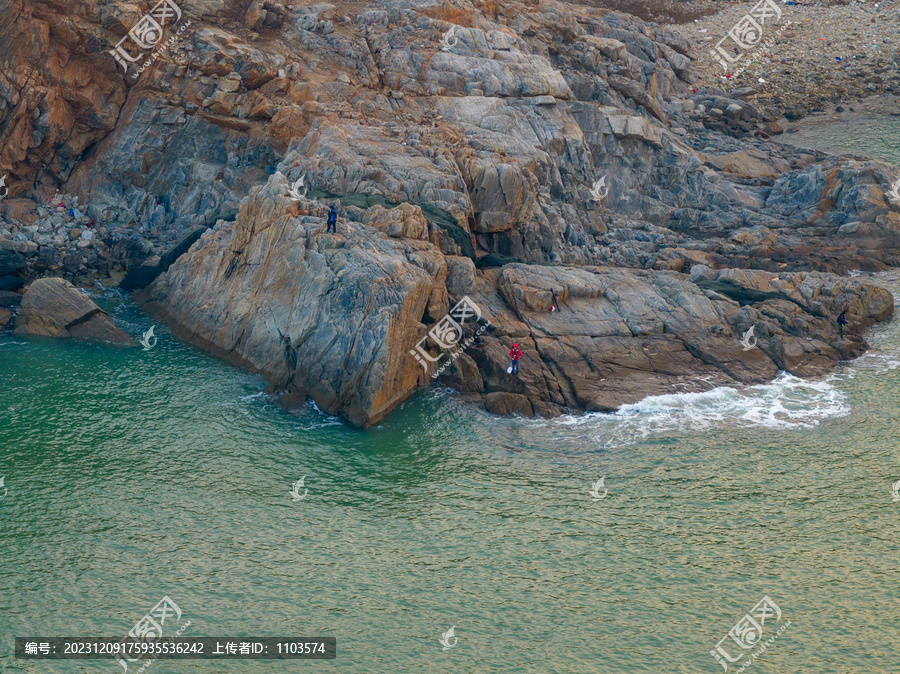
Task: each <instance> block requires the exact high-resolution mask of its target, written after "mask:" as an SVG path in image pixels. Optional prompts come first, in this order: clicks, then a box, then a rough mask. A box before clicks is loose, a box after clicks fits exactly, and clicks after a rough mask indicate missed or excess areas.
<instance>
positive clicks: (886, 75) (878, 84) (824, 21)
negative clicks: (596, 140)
mask: <svg viewBox="0 0 900 674" xmlns="http://www.w3.org/2000/svg"><path fill="white" fill-rule="evenodd" d="M757 4H758V3H757V2H742V3H734V4H729V5H727V6H725V8H723V9H722V10H721V11H719V12H718V13H716V14H713V15H709V16H705V17H701V18H699V19H697V20H696V21H692V22H690V23H686V24H680V25H677V26H675V29H676V30H678V31H679V32H680V33H681V34H682V35H684V36H685V38H687V39H688V40H689V41H690V42H691V44H692V46H693V47H694V49H695V53H694V54H693V56H694V59H695V61H694V67H695V69H696V72H697V74H698V83H697V86H701V87H702V86H711V87H716V88H720V89H724V90H729V89H734V88H739V87H747V86H750V87H753V88H754V89H756V90H757V92H758V93H757V94H756V95H755V96H754V97H753V98H752V99H751V102H752V103H753V105H754V106H756V107H757V109H758V110H759V111H760V112H761V113H762V114H763V115H764V116H766V117H768V118H770V119H773V120H774V119H777V118H779V117H781V116H782V115H784V116H786V117H787V119H789V120H791V119H797V118H800V117H803V116H805V115H807V114H809V113H810V112H813V111H824V110H826V109H827V108H828V107H829V106H830V105H831V104H834V103H838V102H842V101H853V100H856V99H862V98H865V97H868V96H871V95H876V94H880V95H885V94H888V95H890V94H893V95H898V94H900V51H898V49H900V3H898V2H896V0H883V1H882V2H877V3H876V2H857V3H852V4H843V5H838V4H833V5H824V4H815V5H814V4H809V5H805V4H796V3H792V4H786V3H781V2H780V3H778V5H779V8H780V9H781V11H782V16H781V17H780V19H779V20H778V21H777V22H773V21H772V20H771V19H770V22H769V23H767V24H766V25H765V26H764V29H763V32H762V39H761V40H760V43H759V45H761V46H758V47H757V48H750V49H748V50H746V51H745V52H743V56H742V58H741V59H740V60H739V61H737V62H735V63H734V64H733V69H732V72H731V73H729V74H730V76H729V77H726V72H725V69H724V68H723V66H722V65H721V63H720V62H719V60H718V59H717V58H715V57H714V55H713V54H712V53H711V52H712V51H713V50H714V48H715V46H716V45H717V44H718V43H719V41H720V40H721V39H722V38H724V37H725V36H726V35H727V34H728V31H730V30H731V29H732V28H733V27H734V26H735V24H737V23H738V22H739V21H740V20H741V19H742V18H743V17H744V16H745V15H747V14H748V13H750V11H751V10H752V9H753V8H754V7H755V6H756V5H757ZM788 22H790V23H788ZM727 42H728V41H726V43H727ZM763 43H765V44H763Z"/></svg>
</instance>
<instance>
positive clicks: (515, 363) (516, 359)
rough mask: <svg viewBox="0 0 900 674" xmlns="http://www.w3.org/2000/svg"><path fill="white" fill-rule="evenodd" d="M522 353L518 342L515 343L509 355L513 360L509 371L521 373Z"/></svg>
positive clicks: (515, 373)
mask: <svg viewBox="0 0 900 674" xmlns="http://www.w3.org/2000/svg"><path fill="white" fill-rule="evenodd" d="M521 355H522V351H521V350H520V349H519V345H518V344H513V345H512V348H511V349H510V350H509V357H510V360H511V361H512V362H511V363H510V364H509V369H508V370H507V372H508V373H510V374H514V375H518V374H519V356H521Z"/></svg>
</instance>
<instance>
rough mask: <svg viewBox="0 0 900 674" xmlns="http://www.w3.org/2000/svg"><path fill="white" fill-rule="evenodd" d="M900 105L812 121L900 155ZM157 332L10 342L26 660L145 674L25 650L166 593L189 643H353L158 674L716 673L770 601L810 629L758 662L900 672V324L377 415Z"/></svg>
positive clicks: (6, 541)
mask: <svg viewBox="0 0 900 674" xmlns="http://www.w3.org/2000/svg"><path fill="white" fill-rule="evenodd" d="M896 119H897V121H896V126H891V125H892V124H894V123H895V122H894V120H888V123H887V124H885V123H884V120H883V118H882V122H881V126H880V127H878V126H877V125H876V126H875V127H874V130H875V131H877V132H878V133H875V132H874V131H873V128H870V127H867V126H866V124H863V123H857V124H848V123H846V122H839V123H834V122H832V123H831V126H827V127H825V126H821V125H820V126H819V127H815V125H813V130H812V131H807V130H802V131H801V132H799V133H797V134H792V135H791V137H790V140H791V141H792V142H799V143H800V144H804V143H805V144H807V145H808V146H810V147H831V148H834V147H853V148H854V149H855V151H857V152H862V153H868V154H871V155H872V156H877V157H881V158H883V159H886V160H888V161H892V162H894V163H897V164H900V144H898V143H897V142H896V140H897V139H900V118H896ZM804 128H805V127H804ZM785 138H786V139H787V137H785ZM886 139H887V140H886ZM890 139H894V140H890ZM888 141H889V142H888ZM869 278H871V279H872V280H875V281H877V282H878V283H881V284H883V285H885V286H886V287H888V288H890V289H891V290H892V291H893V292H894V293H895V294H897V292H898V291H900V275H898V274H896V273H887V274H879V275H876V276H872V277H869ZM95 299H97V301H98V302H99V303H101V304H102V305H103V306H104V308H106V309H107V310H109V311H110V313H112V314H113V316H114V318H115V319H116V321H117V322H118V323H119V324H120V325H121V326H123V328H124V329H126V330H127V331H128V332H130V333H131V334H133V335H139V334H140V333H141V332H143V331H144V330H146V329H147V328H149V327H150V325H151V321H150V320H149V319H148V318H147V317H146V316H145V315H143V314H142V313H141V312H140V311H139V310H137V309H136V308H134V307H133V306H132V305H131V304H129V303H128V302H127V301H126V300H125V299H124V298H123V297H121V296H119V295H116V294H114V293H109V292H106V293H104V292H100V291H98V293H97V297H96V298H95ZM156 332H157V334H158V335H159V343H158V344H157V346H156V347H155V348H154V349H153V350H151V351H142V350H140V349H119V348H113V347H109V346H105V345H98V344H84V343H77V342H66V341H50V340H39V339H25V338H17V337H14V336H12V335H11V334H10V333H8V332H6V333H0V477H3V478H4V482H5V488H6V496H5V497H3V498H2V500H0V671H3V672H35V673H38V672H39V673H45V672H66V673H68V672H116V671H121V668H120V667H119V666H118V665H116V664H115V663H113V662H111V661H100V660H83V661H71V662H61V661H50V660H44V661H37V662H25V661H16V660H15V659H14V658H13V656H12V643H13V638H14V637H15V636H38V635H41V636H107V637H121V636H124V635H125V634H126V633H127V632H128V631H129V629H131V628H132V627H133V626H134V624H135V623H136V622H137V621H138V620H139V619H140V618H141V617H142V616H143V615H144V614H145V613H147V612H148V611H149V610H150V609H151V608H152V607H153V606H154V605H155V604H156V603H157V602H158V601H159V600H160V599H161V598H162V597H163V596H164V595H167V596H169V597H171V598H172V600H174V601H175V602H176V603H177V604H178V605H179V607H180V608H181V609H182V611H183V616H182V622H184V621H186V620H190V621H191V625H190V626H189V627H188V628H187V629H186V630H185V632H184V636H231V637H239V636H301V635H305V636H335V637H336V638H337V643H338V656H337V659H336V660H333V661H316V662H305V663H300V662H294V663H289V662H288V663H285V662H272V661H249V660H248V661H239V662H234V663H224V662H214V663H210V662H202V661H165V660H157V661H156V662H155V663H154V664H152V665H151V666H150V668H148V671H153V672H167V673H169V672H171V673H177V674H181V673H183V672H221V671H231V672H250V673H256V672H294V671H301V669H302V671H313V670H323V671H340V672H410V673H418V672H579V673H581V672H691V673H694V672H718V671H722V670H721V666H720V665H719V664H717V663H716V661H715V660H714V659H713V657H712V656H711V655H710V650H711V649H713V648H714V647H715V645H716V644H717V643H718V642H719V640H720V639H722V638H723V637H725V636H726V634H727V633H728V631H729V629H731V628H732V627H733V626H735V625H736V623H738V621H739V620H740V619H741V618H742V617H743V616H744V615H745V614H746V613H747V612H748V611H750V609H751V607H753V606H754V605H755V604H756V603H757V602H758V601H759V600H760V599H761V598H762V597H763V596H765V595H768V596H769V597H770V598H771V599H772V600H773V601H774V602H775V603H776V604H777V605H778V606H779V608H780V609H781V611H782V620H781V621H780V623H779V624H782V625H783V624H785V623H786V622H787V621H788V620H789V621H790V626H789V627H787V628H786V629H785V630H784V632H783V633H782V634H781V635H780V636H779V637H778V639H777V641H776V642H775V643H773V644H772V645H771V646H769V648H768V650H766V652H764V653H763V654H762V655H761V656H760V657H759V659H758V660H755V661H753V664H752V671H759V672H773V673H774V672H799V671H822V672H898V671H900V627H898V621H897V605H898V599H900V590H898V587H900V572H898V558H900V556H898V545H897V540H898V533H900V527H898V521H900V502H893V501H892V493H891V486H892V484H893V483H895V482H897V481H898V480H900V449H898V444H900V443H898V440H897V428H898V427H900V370H898V365H900V326H898V322H897V321H890V322H888V323H885V324H883V325H879V326H876V327H874V328H873V329H872V330H871V331H870V332H869V341H870V343H871V344H872V345H873V349H872V350H871V352H870V353H869V354H867V355H866V356H864V357H862V358H860V359H858V360H856V361H854V362H852V363H848V364H846V365H844V366H842V367H841V368H840V369H839V370H838V371H837V372H836V373H834V374H833V375H832V376H830V377H827V378H824V379H821V380H816V381H804V380H800V379H797V378H794V377H791V376H789V375H782V376H781V377H780V378H779V379H778V380H776V381H775V382H773V383H772V384H769V385H765V386H754V387H750V388H746V389H740V390H739V389H729V388H720V389H716V390H713V391H710V392H708V393H703V394H682V395H668V396H658V397H654V398H648V399H646V400H644V401H642V402H641V403H639V404H636V405H628V406H625V407H623V408H622V409H621V410H620V411H619V412H618V413H617V414H615V415H588V416H584V417H569V418H562V419H556V420H552V421H523V420H515V419H500V418H495V417H492V416H489V415H487V414H484V413H482V412H479V411H477V410H475V409H473V408H472V407H469V406H466V405H463V404H460V403H459V402H458V401H457V399H456V397H455V396H454V394H453V393H452V392H449V391H443V390H432V391H429V392H426V393H423V394H420V395H417V396H416V397H414V398H413V399H411V400H409V401H408V402H407V403H405V404H404V405H403V406H402V407H401V408H400V409H399V410H398V411H397V412H396V413H394V414H393V415H392V416H391V417H390V418H389V419H388V420H387V421H385V422H384V423H382V424H380V425H379V426H377V427H376V428H374V429H371V430H369V431H367V432H362V431H358V430H354V429H352V428H349V427H348V426H346V425H344V424H343V423H341V422H340V421H338V420H336V419H334V418H332V417H328V416H326V415H323V414H321V413H320V412H318V411H317V410H316V409H315V408H314V407H312V406H310V407H308V408H306V409H305V410H303V411H302V413H299V414H294V415H292V414H288V413H286V412H285V411H283V410H281V409H280V408H278V407H277V406H276V405H274V404H273V402H272V400H271V399H270V398H269V397H268V396H266V395H264V394H263V393H261V391H262V389H263V382H262V381H261V380H260V379H259V378H258V377H255V376H253V375H249V374H246V373H244V372H242V371H240V370H237V369H235V368H233V367H231V366H229V365H227V364H224V363H222V362H221V361H218V360H216V359H214V358H212V357H210V356H208V355H206V354H204V353H202V352H200V351H198V350H196V349H193V348H191V347H188V346H186V345H184V344H183V343H181V342H179V341H177V340H176V339H175V338H174V337H172V336H171V335H170V334H169V333H168V332H167V331H166V329H165V328H162V327H161V326H157V327H156ZM301 477H305V488H306V489H308V490H309V491H308V495H307V497H306V498H304V499H303V500H301V501H297V502H295V501H293V499H292V497H291V495H290V490H291V488H292V485H293V484H294V483H295V482H296V481H297V480H299V479H300V478H301ZM601 477H602V478H605V479H604V484H603V486H602V487H598V491H597V493H598V495H599V494H603V493H605V494H606V496H605V497H604V498H602V499H599V500H595V499H593V498H592V496H591V493H590V489H591V486H592V485H594V484H596V483H597V481H598V480H599V479H600V478H601ZM604 490H608V491H604ZM2 493H3V491H2V490H0V494H2ZM770 625H771V621H770V622H769V623H767V624H766V625H765V626H764V629H765V630H766V632H765V637H766V638H768V637H770V636H771V634H772V633H774V629H775V627H777V625H775V626H774V627H770ZM451 626H455V631H456V635H457V636H458V638H459V641H458V643H457V645H456V647H454V648H451V649H449V650H447V651H444V650H442V647H441V644H440V643H439V638H440V636H441V634H442V633H443V632H445V631H446V630H448V629H449V628H450V627H451ZM171 633H172V632H170V631H167V634H171ZM726 650H729V651H730V652H731V654H732V657H734V655H736V654H737V652H740V649H738V648H736V647H735V646H730V647H727V649H726ZM747 653H748V655H747V656H745V657H744V658H743V659H742V660H741V662H744V661H746V660H747V659H749V657H750V655H749V651H747ZM741 662H739V663H737V664H738V665H739V664H741ZM736 667H737V665H732V668H731V669H730V671H737V669H736ZM136 670H137V665H132V666H131V669H130V670H129V672H135V671H136Z"/></svg>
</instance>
